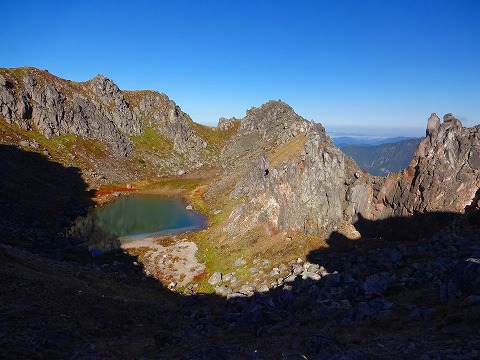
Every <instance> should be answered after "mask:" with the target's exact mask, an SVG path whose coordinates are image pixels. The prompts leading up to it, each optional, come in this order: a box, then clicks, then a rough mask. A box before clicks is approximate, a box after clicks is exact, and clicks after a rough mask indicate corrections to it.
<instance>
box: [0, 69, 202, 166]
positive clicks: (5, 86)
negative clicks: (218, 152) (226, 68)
mask: <svg viewBox="0 0 480 360" xmlns="http://www.w3.org/2000/svg"><path fill="white" fill-rule="evenodd" d="M0 116H2V117H3V118H4V119H5V121H6V122H7V123H8V124H16V125H18V126H19V127H20V128H22V129H24V130H28V131H31V130H35V131H38V132H39V133H41V134H42V135H44V136H45V137H46V138H47V139H48V138H51V137H52V136H59V135H66V134H72V135H75V136H78V137H81V138H85V139H95V140H99V141H100V142H103V143H106V144H108V147H109V148H110V149H112V152H113V153H114V155H115V156H117V157H119V158H123V157H129V156H131V155H132V154H133V152H134V140H135V137H138V136H141V135H142V134H144V133H145V129H146V127H147V126H149V127H151V128H154V129H155V130H156V131H157V132H158V135H157V136H160V137H163V138H164V139H165V140H166V141H167V142H169V143H171V144H172V147H173V153H172V156H173V157H175V156H176V154H177V157H178V161H177V162H178V163H182V164H183V163H185V165H187V166H194V164H195V163H198V162H201V160H200V159H201V155H202V151H203V149H205V147H206V146H207V144H206V142H205V141H204V140H203V139H202V138H201V137H200V136H198V135H197V134H196V132H195V130H193V128H192V124H193V122H192V121H191V119H190V118H189V117H188V115H187V114H185V113H184V112H182V111H181V110H180V108H179V107H178V106H177V105H176V104H175V103H174V102H173V101H171V100H170V99H168V97H167V96H166V95H164V94H160V93H157V92H153V91H138V92H135V91H133V92H123V91H121V90H120V89H119V88H118V86H117V85H116V84H115V83H114V82H113V81H111V80H110V79H108V78H106V77H105V76H102V75H97V76H95V77H94V78H93V79H91V80H89V81H86V82H83V83H77V82H72V81H69V80H63V79H60V78H58V77H56V76H54V75H52V74H50V73H48V72H46V71H41V70H38V69H35V68H19V69H1V71H0ZM161 164H162V163H161V161H157V166H161Z"/></svg>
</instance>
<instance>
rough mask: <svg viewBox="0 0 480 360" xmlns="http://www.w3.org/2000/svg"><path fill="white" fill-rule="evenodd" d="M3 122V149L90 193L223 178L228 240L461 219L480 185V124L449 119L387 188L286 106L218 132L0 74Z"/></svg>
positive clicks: (151, 109)
mask: <svg viewBox="0 0 480 360" xmlns="http://www.w3.org/2000/svg"><path fill="white" fill-rule="evenodd" d="M0 114H1V117H2V120H1V122H0V136H1V139H2V142H3V143H4V144H6V145H16V146H20V147H22V148H27V149H28V150H33V151H37V152H43V153H44V154H48V156H50V157H51V158H52V159H54V160H56V161H59V162H61V163H63V164H65V165H69V166H76V167H78V168H80V169H81V170H82V171H83V174H84V178H85V179H86V181H87V183H91V184H95V183H101V182H102V181H103V182H104V183H107V182H113V181H135V180H140V179H145V178H148V177H153V176H156V177H158V176H166V175H175V174H177V173H178V174H183V173H185V172H191V171H195V169H201V168H219V169H221V170H222V171H223V175H222V177H221V179H219V180H218V181H215V182H213V183H211V184H210V185H209V186H208V189H207V190H206V192H205V197H206V198H209V199H211V200H212V201H216V200H218V199H216V198H218V194H223V196H224V195H225V194H228V198H229V199H230V200H229V201H230V203H231V204H233V205H232V209H233V210H232V212H231V214H230V216H229V217H228V218H227V219H225V231H227V232H232V233H242V232H245V231H248V230H249V229H254V228H257V227H259V226H266V227H267V228H268V229H269V231H270V232H271V233H277V232H285V231H289V230H293V231H300V232H303V233H305V234H315V235H323V236H327V235H328V234H329V233H330V232H331V231H334V230H336V229H337V228H339V227H341V226H342V224H345V223H348V224H351V223H353V222H355V221H356V220H358V218H359V216H361V217H363V218H368V219H379V218H385V217H389V216H393V215H402V216H405V215H407V216H408V215H412V214H414V213H418V212H420V213H422V212H425V211H444V210H448V211H458V212H463V211H464V209H465V207H467V206H468V205H470V204H471V203H472V201H474V198H475V193H476V192H477V190H478V188H479V187H480V174H479V169H480V160H479V159H480V132H479V126H478V125H477V126H475V127H472V128H465V127H463V126H462V124H461V123H460V121H459V120H458V119H455V118H454V117H453V115H451V114H447V115H445V117H444V121H443V123H441V122H440V120H439V118H438V117H437V116H436V115H435V114H432V116H431V117H430V119H429V120H428V129H427V133H428V135H427V136H426V137H425V138H424V139H423V140H422V141H421V142H420V144H419V146H418V149H416V151H415V154H414V157H413V159H410V161H408V164H407V165H408V166H406V165H405V164H406V159H403V160H402V161H403V162H401V167H405V170H403V171H401V172H399V173H395V174H392V175H390V176H387V177H386V178H383V179H379V178H375V177H372V176H370V175H369V174H368V173H366V172H364V171H361V170H360V169H359V167H358V166H357V164H356V163H355V162H354V161H353V160H352V159H351V158H350V157H349V156H347V155H345V153H344V152H342V151H341V150H340V149H338V148H337V147H335V146H334V145H333V144H332V142H331V139H330V138H329V137H328V136H327V135H326V133H325V129H324V128H323V127H322V125H321V124H318V123H315V122H313V121H307V120H305V119H303V118H302V117H301V116H299V115H297V114H295V112H294V111H293V109H292V108H291V107H290V106H288V105H287V104H285V103H283V102H281V101H270V102H268V103H266V104H264V105H262V106H260V107H259V108H252V109H250V110H248V111H247V114H246V116H245V117H244V118H243V119H235V118H233V119H223V118H222V119H220V121H219V125H218V127H216V128H211V127H207V126H203V125H199V124H196V123H194V122H193V121H192V120H191V119H190V117H189V116H188V115H187V114H185V113H184V112H182V111H181V109H180V108H179V107H178V106H177V105H176V104H175V103H174V102H173V101H171V100H169V99H168V97H167V96H166V95H164V94H160V93H157V92H154V91H121V90H120V89H119V88H118V86H116V85H115V84H114V83H113V82H112V81H111V80H110V79H108V78H106V77H104V76H101V75H98V76H96V77H94V78H93V79H91V80H89V81H86V82H83V83H76V82H72V81H69V80H63V79H60V78H58V77H56V76H54V75H52V74H50V73H48V72H46V71H41V70H38V69H35V68H19V69H1V70H0ZM416 141H417V140H408V141H406V142H402V143H400V145H398V144H391V145H382V146H381V147H380V148H373V149H375V150H376V151H377V152H378V154H379V157H380V158H381V159H383V160H379V161H373V162H370V166H374V164H378V165H375V166H376V167H377V168H378V167H379V166H380V167H382V166H384V165H385V164H386V163H387V162H397V160H395V161H394V160H393V159H392V158H391V157H390V155H385V153H389V154H391V153H396V154H398V153H402V155H405V156H406V157H409V155H408V154H407V152H406V151H403V150H400V149H399V148H398V146H401V149H404V148H406V147H407V148H409V149H412V148H413V146H414V145H415V142H416ZM347 152H348V151H347ZM355 158H357V162H359V163H360V165H361V166H362V167H363V166H364V164H363V162H362V161H359V160H358V156H355ZM382 161H383V163H382ZM399 161H400V160H398V162H399ZM372 163H374V164H372ZM380 163H381V164H380ZM362 164H363V165H362ZM398 166H399V167H400V164H399V165H398ZM382 171H383V170H382ZM452 195H453V196H452ZM241 199H248V201H247V202H243V201H241ZM219 203H220V202H219Z"/></svg>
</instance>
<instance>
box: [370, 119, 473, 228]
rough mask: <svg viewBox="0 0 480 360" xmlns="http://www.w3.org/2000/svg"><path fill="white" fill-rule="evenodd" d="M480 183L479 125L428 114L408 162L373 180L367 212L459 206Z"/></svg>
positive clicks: (462, 206)
mask: <svg viewBox="0 0 480 360" xmlns="http://www.w3.org/2000/svg"><path fill="white" fill-rule="evenodd" d="M479 188H480V126H479V125H477V126H475V127H471V128H466V127H463V126H462V124H461V122H460V120H458V119H456V118H455V117H454V116H453V115H452V114H447V115H445V116H444V118H443V123H440V119H439V118H438V116H437V115H436V114H432V116H431V117H430V118H429V120H428V124H427V136H426V137H425V139H424V140H423V141H422V142H421V143H420V145H419V146H418V148H417V151H416V153H415V156H414V159H413V160H412V162H411V163H410V166H409V167H408V168H407V169H406V170H404V171H402V172H400V173H399V174H393V175H391V176H389V177H387V178H386V179H385V180H383V181H378V182H377V183H376V184H374V186H373V190H374V191H373V197H372V198H371V203H372V208H371V209H370V213H368V212H367V213H366V215H367V216H368V215H370V217H371V218H373V219H374V218H385V217H388V216H409V215H413V214H415V213H425V212H434V211H452V212H459V213H461V212H463V211H464V210H465V208H466V207H467V206H468V205H470V204H471V203H472V201H473V200H474V197H475V193H476V192H477V190H478V189H479Z"/></svg>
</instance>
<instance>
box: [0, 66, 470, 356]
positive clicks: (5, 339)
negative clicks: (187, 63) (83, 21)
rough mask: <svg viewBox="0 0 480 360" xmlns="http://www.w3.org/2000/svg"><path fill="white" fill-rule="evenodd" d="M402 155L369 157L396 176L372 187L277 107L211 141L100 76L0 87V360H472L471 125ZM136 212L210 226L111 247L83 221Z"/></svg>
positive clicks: (250, 113) (7, 80)
mask: <svg viewBox="0 0 480 360" xmlns="http://www.w3.org/2000/svg"><path fill="white" fill-rule="evenodd" d="M415 141H416V140H415ZM409 144H410V145H409V146H410V151H411V152H410V153H409V155H408V156H407V155H406V151H405V150H404V149H405V147H403V145H398V144H391V145H385V147H383V145H382V147H372V148H371V149H375V151H377V152H378V155H380V156H379V158H380V159H382V160H379V161H378V162H375V163H378V164H379V166H380V167H381V168H385V169H387V168H388V167H387V166H390V165H389V164H388V162H389V161H390V162H392V160H393V159H394V158H397V157H394V156H393V155H394V154H392V152H397V153H398V152H402V153H405V156H406V157H408V158H409V159H408V162H407V161H406V162H405V163H402V165H401V167H402V170H401V171H398V172H394V173H391V174H388V175H387V176H385V177H379V176H373V175H371V174H370V173H369V171H372V170H371V169H370V170H369V171H367V170H362V169H361V168H360V167H359V165H360V166H361V167H363V166H364V165H362V161H360V160H359V159H358V158H357V157H356V155H355V156H353V157H354V158H355V161H357V162H355V161H354V159H353V158H352V157H350V156H348V155H347V154H345V153H344V152H343V151H342V150H341V149H339V148H338V147H336V146H334V144H332V141H331V139H330V137H329V136H327V134H326V132H325V129H324V127H323V126H322V125H321V124H319V123H315V122H314V121H309V120H306V119H304V118H302V117H301V116H299V115H298V114H296V113H295V111H294V110H293V109H292V108H291V107H290V106H289V105H287V104H286V103H284V102H282V101H269V102H267V103H265V104H263V105H261V106H259V107H252V108H251V109H249V110H247V112H246V115H245V116H244V117H243V118H241V119H236V118H232V119H225V118H221V119H220V120H219V123H218V126H217V127H208V126H203V125H199V124H196V123H195V122H194V121H192V119H191V118H190V117H189V116H188V115H187V114H185V113H184V112H183V111H182V110H181V109H180V107H179V106H178V105H176V104H175V103H174V102H173V101H172V100H170V99H169V98H168V97H167V96H166V95H165V94H161V93H158V92H155V91H149V90H141V91H122V90H120V89H119V88H118V86H116V85H115V84H114V83H113V81H111V80H110V79H108V78H106V77H104V76H102V75H98V76H96V77H94V78H93V79H91V80H89V81H85V82H73V81H69V80H64V79H60V78H58V77H56V76H54V75H52V74H50V73H49V72H47V71H42V70H38V69H35V68H17V69H0V279H1V281H0V288H1V289H2V290H3V291H0V313H1V314H2V317H1V318H0V335H1V336H0V358H15V359H17V358H18V359H40V358H42V359H43V358H55V359H56V358H59V359H106V358H108V359H112V358H121V359H123V358H129V359H130V358H132V359H133V358H142V359H158V358H165V359H167V358H168V359H258V360H259V359H265V360H269V359H272V360H273V359H310V360H313V359H352V360H354V359H355V360H365V359H383V358H385V359H390V358H399V359H401V358H408V359H444V358H445V359H446V358H448V359H465V358H478V355H479V354H480V342H479V337H478V323H479V321H480V315H479V314H480V311H479V307H480V246H479V242H478V229H479V227H480V207H479V200H480V125H476V126H474V127H469V128H467V127H464V126H462V124H461V122H460V121H459V120H458V119H456V118H455V117H454V116H453V115H452V114H447V115H445V116H444V117H443V121H442V120H441V119H440V118H439V117H438V116H437V115H436V114H432V115H431V116H430V118H429V119H428V121H427V130H426V136H425V138H423V139H421V141H420V142H419V143H418V146H417V145H416V144H415V143H414V142H411V143H409ZM398 146H402V147H401V148H398ZM392 147H396V148H395V149H397V150H388V151H387V149H392ZM382 149H383V150H382ZM382 152H383V155H382ZM385 153H387V154H385ZM402 155H403V154H402ZM387 160H388V161H387ZM405 160H406V159H405ZM357 163H358V164H359V165H357ZM369 165H372V162H370V163H369ZM399 166H400V165H399ZM135 194H139V195H140V194H143V195H145V196H151V195H154V196H171V197H182V198H183V199H185V200H186V201H188V204H189V206H188V208H189V209H193V208H195V210H198V211H199V212H201V213H203V214H205V215H208V220H207V228H205V229H203V230H201V231H197V232H191V233H183V234H181V235H179V236H165V237H151V236H148V237H147V238H144V239H142V240H139V242H137V243H136V242H135V241H132V242H129V243H128V246H123V247H122V248H121V249H119V248H118V246H119V243H120V239H118V237H117V236H114V237H113V238H112V239H110V237H111V236H112V234H110V233H109V232H107V231H98V230H97V227H96V226H95V225H96V224H95V220H93V218H91V217H90V218H89V217H87V218H85V217H83V215H85V214H86V213H87V212H88V211H89V210H91V209H92V207H94V206H96V205H102V204H103V203H105V202H109V201H116V199H117V198H118V197H119V196H120V197H123V196H135ZM182 206H183V205H182ZM82 224H83V225H84V228H79V227H78V225H82ZM73 225H77V226H73ZM76 230H77V231H76ZM80 230H82V231H80ZM92 231H93V232H94V235H95V236H96V237H97V238H101V240H102V241H105V242H106V244H105V245H108V246H110V245H115V246H112V247H107V246H106V248H113V251H108V252H106V253H104V254H102V255H100V256H92V255H91V253H90V252H89V247H88V236H89V235H85V233H87V232H88V233H91V232H92ZM111 240H112V241H111ZM90 250H91V249H90ZM366 335H367V336H366Z"/></svg>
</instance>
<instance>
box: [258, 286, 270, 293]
mask: <svg viewBox="0 0 480 360" xmlns="http://www.w3.org/2000/svg"><path fill="white" fill-rule="evenodd" d="M269 290H270V289H269V288H268V286H267V285H265V284H262V285H260V286H258V287H257V289H256V291H257V292H258V293H266V292H268V291H269Z"/></svg>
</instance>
